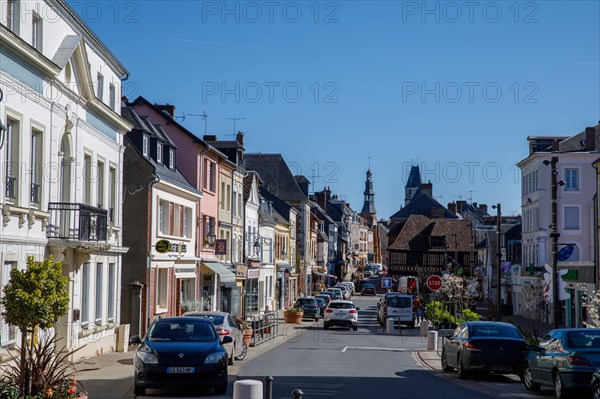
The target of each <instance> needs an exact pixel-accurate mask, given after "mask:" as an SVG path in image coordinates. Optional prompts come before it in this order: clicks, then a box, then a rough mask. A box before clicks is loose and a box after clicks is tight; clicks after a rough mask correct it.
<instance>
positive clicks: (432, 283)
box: [425, 274, 444, 292]
mask: <svg viewBox="0 0 600 399" xmlns="http://www.w3.org/2000/svg"><path fill="white" fill-rule="evenodd" d="M443 284H444V281H443V280H442V278H441V277H440V276H436V275H435V274H434V275H431V276H429V277H428V278H427V282H426V283H425V286H426V287H427V288H429V289H430V290H431V291H433V292H435V291H437V290H439V289H440V288H442V285H443Z"/></svg>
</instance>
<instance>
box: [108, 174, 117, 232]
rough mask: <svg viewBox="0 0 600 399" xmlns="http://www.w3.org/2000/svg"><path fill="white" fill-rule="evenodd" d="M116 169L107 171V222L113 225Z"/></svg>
mask: <svg viewBox="0 0 600 399" xmlns="http://www.w3.org/2000/svg"><path fill="white" fill-rule="evenodd" d="M116 205H117V169H116V168H114V167H112V166H111V167H110V168H109V170H108V220H109V222H111V223H113V224H114V222H115V220H116V215H115V212H116V211H117V208H116Z"/></svg>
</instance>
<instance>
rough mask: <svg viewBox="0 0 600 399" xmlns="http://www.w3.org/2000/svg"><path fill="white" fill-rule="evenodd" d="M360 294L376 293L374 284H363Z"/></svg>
mask: <svg viewBox="0 0 600 399" xmlns="http://www.w3.org/2000/svg"><path fill="white" fill-rule="evenodd" d="M360 294H361V295H377V292H375V286H374V285H373V284H363V286H362V290H361V292H360Z"/></svg>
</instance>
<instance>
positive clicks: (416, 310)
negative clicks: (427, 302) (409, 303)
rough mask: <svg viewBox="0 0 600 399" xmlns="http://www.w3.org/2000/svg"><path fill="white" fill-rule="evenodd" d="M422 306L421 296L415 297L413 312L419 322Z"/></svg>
mask: <svg viewBox="0 0 600 399" xmlns="http://www.w3.org/2000/svg"><path fill="white" fill-rule="evenodd" d="M420 308H421V300H420V299H419V297H415V299H414V301H413V312H414V314H415V317H416V319H417V323H420V322H421V312H420V311H419V309H420Z"/></svg>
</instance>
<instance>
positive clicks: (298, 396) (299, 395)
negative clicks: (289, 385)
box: [292, 389, 304, 399]
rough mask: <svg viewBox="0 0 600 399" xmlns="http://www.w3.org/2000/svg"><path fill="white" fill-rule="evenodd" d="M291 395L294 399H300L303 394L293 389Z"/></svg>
mask: <svg viewBox="0 0 600 399" xmlns="http://www.w3.org/2000/svg"><path fill="white" fill-rule="evenodd" d="M292 395H293V398H294V399H302V396H303V395H304V392H302V391H301V390H300V389H294V390H293V391H292Z"/></svg>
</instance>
